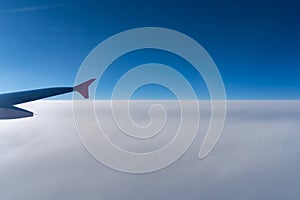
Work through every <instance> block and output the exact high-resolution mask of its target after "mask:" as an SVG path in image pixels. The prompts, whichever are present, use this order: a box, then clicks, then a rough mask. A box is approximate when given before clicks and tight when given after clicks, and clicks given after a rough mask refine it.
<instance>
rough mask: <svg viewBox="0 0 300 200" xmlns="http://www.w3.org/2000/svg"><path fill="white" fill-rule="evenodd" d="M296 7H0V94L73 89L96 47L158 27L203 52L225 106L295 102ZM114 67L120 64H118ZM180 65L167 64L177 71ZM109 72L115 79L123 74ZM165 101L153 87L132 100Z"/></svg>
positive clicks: (135, 59) (137, 59) (299, 85)
mask: <svg viewBox="0 0 300 200" xmlns="http://www.w3.org/2000/svg"><path fill="white" fill-rule="evenodd" d="M298 4H299V3H297V2H296V1H263V2H261V1H163V2H162V1H130V3H128V2H127V1H80V0H78V1H54V0H50V1H19V0H18V1H17V0H12V1H8V0H6V1H1V2H0V27H1V31H0V47H1V48H0V70H1V74H0V91H1V93H4V92H9V91H17V90H24V89H32V88H40V87H49V86H64V85H66V86H68V85H72V84H73V82H74V79H75V76H76V73H77V70H78V69H79V67H80V64H81V62H82V61H83V59H84V58H85V57H86V56H87V54H88V53H89V52H90V51H91V50H92V49H93V48H94V47H95V46H96V45H98V44H99V43H100V42H101V41H103V40H105V39H106V38H108V37H109V36H112V35H114V34H117V33H119V32H121V31H125V30H127V29H132V28H136V27H145V26H157V27H165V28H170V29H174V30H177V31H180V32H182V33H185V34H187V35H188V36H190V37H192V38H194V39H195V40H196V41H198V42H199V43H200V44H201V45H202V46H203V47H204V48H205V49H206V50H207V51H208V53H209V54H210V55H211V57H212V58H213V59H214V61H215V63H216V64H217V66H218V68H219V70H220V72H221V75H222V77H223V80H224V83H225V87H226V92H227V96H228V98H229V99H299V97H300V93H299V92H298V91H299V89H300V81H299V75H300V68H299V66H300V60H299V49H298V48H299V46H300V45H299V44H300V38H299V35H300V27H299V21H300V16H299V14H298V9H297V8H298V7H299V5H298ZM152 53H153V52H150V53H149V52H148V53H147V52H136V55H135V56H131V59H128V58H127V61H123V63H124V62H126V63H128V62H129V65H132V63H140V64H142V63H145V62H147V61H148V60H149V59H150V60H151V59H153V57H151V54H152ZM154 53H155V52H154ZM156 53H157V54H156V57H155V59H158V60H157V61H160V62H162V63H163V61H164V62H167V63H168V61H170V60H172V59H164V57H163V56H169V57H170V56H172V55H166V54H164V53H163V52H156ZM141 54H142V55H144V56H140V55H141ZM149 55H150V56H149ZM125 60H126V59H125ZM118 62H119V63H122V60H121V58H120V61H118V60H117V61H116V63H118ZM167 63H166V64H167ZM179 63H181V61H178V62H173V63H170V64H173V65H175V67H174V68H176V64H177V65H178V64H179ZM177 69H178V68H177ZM186 69H187V70H183V71H182V73H183V74H185V75H186V77H187V79H188V80H191V82H192V85H193V86H194V88H195V89H196V91H197V92H198V93H197V94H198V96H199V98H201V97H204V98H205V90H203V89H202V88H203V85H202V84H203V83H202V81H201V79H198V77H197V76H196V77H195V75H194V74H195V73H193V70H192V69H188V68H186ZM112 71H113V73H112V74H113V75H117V74H118V73H120V71H119V72H116V71H114V70H112ZM110 77H112V78H108V79H107V80H106V82H105V84H103V86H105V88H103V90H101V91H105V92H103V93H101V94H99V98H109V94H110V93H109V91H110V89H111V86H112V85H113V83H114V82H113V80H114V76H110ZM157 91H159V92H157ZM139 92H140V94H138V93H139ZM169 94H170V93H169V92H168V91H166V90H165V89H162V88H160V87H158V86H151V87H148V88H144V89H143V88H142V89H141V90H140V91H137V94H136V98H169V97H170V95H169ZM69 97H70V96H68V95H67V96H64V97H63V98H69Z"/></svg>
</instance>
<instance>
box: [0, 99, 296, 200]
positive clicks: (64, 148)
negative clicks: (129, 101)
mask: <svg viewBox="0 0 300 200" xmlns="http://www.w3.org/2000/svg"><path fill="white" fill-rule="evenodd" d="M20 107H22V108H26V109H30V110H33V111H34V112H35V113H38V115H36V116H35V117H33V118H28V119H20V120H9V121H0V180H1V182H0V199H1V200H7V199H9V200H14V199H31V200H34V199H46V200H47V199H49V200H50V199H51V200H52V199H72V200H76V199H78V200H79V199H91V200H92V199H172V200H173V199H204V200H205V199H229V200H232V199H244V200H247V199H249V200H250V199H251V200H252V199H299V198H300V191H299V188H300V181H299V175H300V162H299V161H298V160H299V155H300V145H299V141H300V135H299V133H300V126H299V119H300V112H299V111H300V102H297V101H294V102H292V101H286V102H267V101H261V102H257V101H253V102H230V103H229V106H228V116H227V121H226V125H225V127H224V131H223V133H222V136H221V138H220V141H219V143H218V144H217V146H216V148H215V149H214V150H213V152H212V153H211V154H210V155H209V156H208V157H207V158H206V159H204V160H198V157H197V156H198V151H199V148H200V145H201V142H202V136H203V132H204V131H205V129H206V128H207V122H208V121H207V120H206V119H207V117H208V116H209V113H208V111H207V110H206V109H205V105H204V104H203V105H202V108H203V109H202V113H203V115H202V119H203V120H204V123H203V124H202V126H201V127H200V130H199V136H198V137H197V138H196V140H195V141H194V143H193V145H192V146H191V148H190V149H189V150H188V151H187V152H186V153H185V154H184V155H183V157H181V158H180V159H179V160H178V161H177V162H176V163H175V164H173V165H171V166H170V167H168V168H166V169H163V170H161V171H158V172H154V173H149V174H142V175H132V174H124V173H120V172H117V171H114V170H112V169H110V168H108V167H105V166H104V165H102V164H101V163H99V162H98V161H96V160H95V159H93V158H92V156H90V155H89V154H88V152H87V151H86V150H85V149H84V147H83V146H82V144H81V143H80V140H79V137H78V135H77V133H76V129H75V126H74V122H73V116H72V105H71V103H70V102H68V101H62V102H59V101H40V102H34V103H29V104H26V105H24V106H20ZM137 108H138V110H136V111H134V112H135V113H134V115H133V117H135V119H138V120H141V121H142V122H147V113H145V112H144V111H145V110H144V109H143V106H142V107H137ZM172 108H173V110H172V109H171V113H172V115H171V116H169V118H168V120H171V121H169V122H168V123H170V125H172V124H174V123H175V122H176V123H177V122H178V115H177V111H176V109H175V108H174V107H172ZM103 109H105V108H104V107H103V108H102V110H100V111H99V112H101V111H103ZM103 112H105V111H103ZM109 121H110V120H109V119H107V124H108V127H109V126H111V127H112V129H111V132H112V133H114V134H115V135H114V141H116V142H119V143H118V144H120V145H123V146H125V147H128V148H130V146H134V145H133V144H137V143H138V142H135V143H129V144H128V142H129V141H130V140H128V139H126V137H125V136H120V135H121V134H119V133H116V130H117V129H116V128H113V126H112V125H113V124H112V123H110V122H109ZM119 136H120V137H119ZM170 137H171V136H166V137H160V139H162V141H160V140H159V139H157V140H153V142H154V144H152V146H151V144H150V143H149V144H148V143H147V145H148V146H147V148H146V149H148V148H149V149H151V148H154V147H157V146H159V145H162V144H163V142H165V141H167V139H170ZM118 140H119V141H118ZM137 145H138V144H137ZM141 147H142V145H140V146H138V147H137V148H136V149H138V150H141ZM132 149H134V148H132ZM144 150H145V149H144Z"/></svg>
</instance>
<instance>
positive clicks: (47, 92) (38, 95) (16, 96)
mask: <svg viewBox="0 0 300 200" xmlns="http://www.w3.org/2000/svg"><path fill="white" fill-rule="evenodd" d="M95 80H96V79H91V80H88V81H86V82H84V83H81V84H79V85H76V86H74V87H54V88H44V89H37V90H28V91H22V92H13V93H7V94H1V95H0V119H15V118H23V117H32V116H33V113H32V112H30V111H27V110H23V109H21V108H17V107H14V105H17V104H21V103H26V102H30V101H35V100H38V99H43V98H47V97H52V96H56V95H60V94H65V93H69V92H73V91H76V92H79V93H80V94H81V95H82V96H83V97H84V98H89V94H88V87H89V85H90V84H92V83H93V82H94V81H95Z"/></svg>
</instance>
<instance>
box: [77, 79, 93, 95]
mask: <svg viewBox="0 0 300 200" xmlns="http://www.w3.org/2000/svg"><path fill="white" fill-rule="evenodd" d="M95 80H96V79H95V78H92V79H90V80H88V81H85V82H83V83H81V84H79V85H76V86H75V87H74V88H73V91H76V92H78V93H80V94H81V95H82V96H83V97H84V98H85V99H88V98H89V86H90V85H91V84H92V83H93V82H94V81H95Z"/></svg>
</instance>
